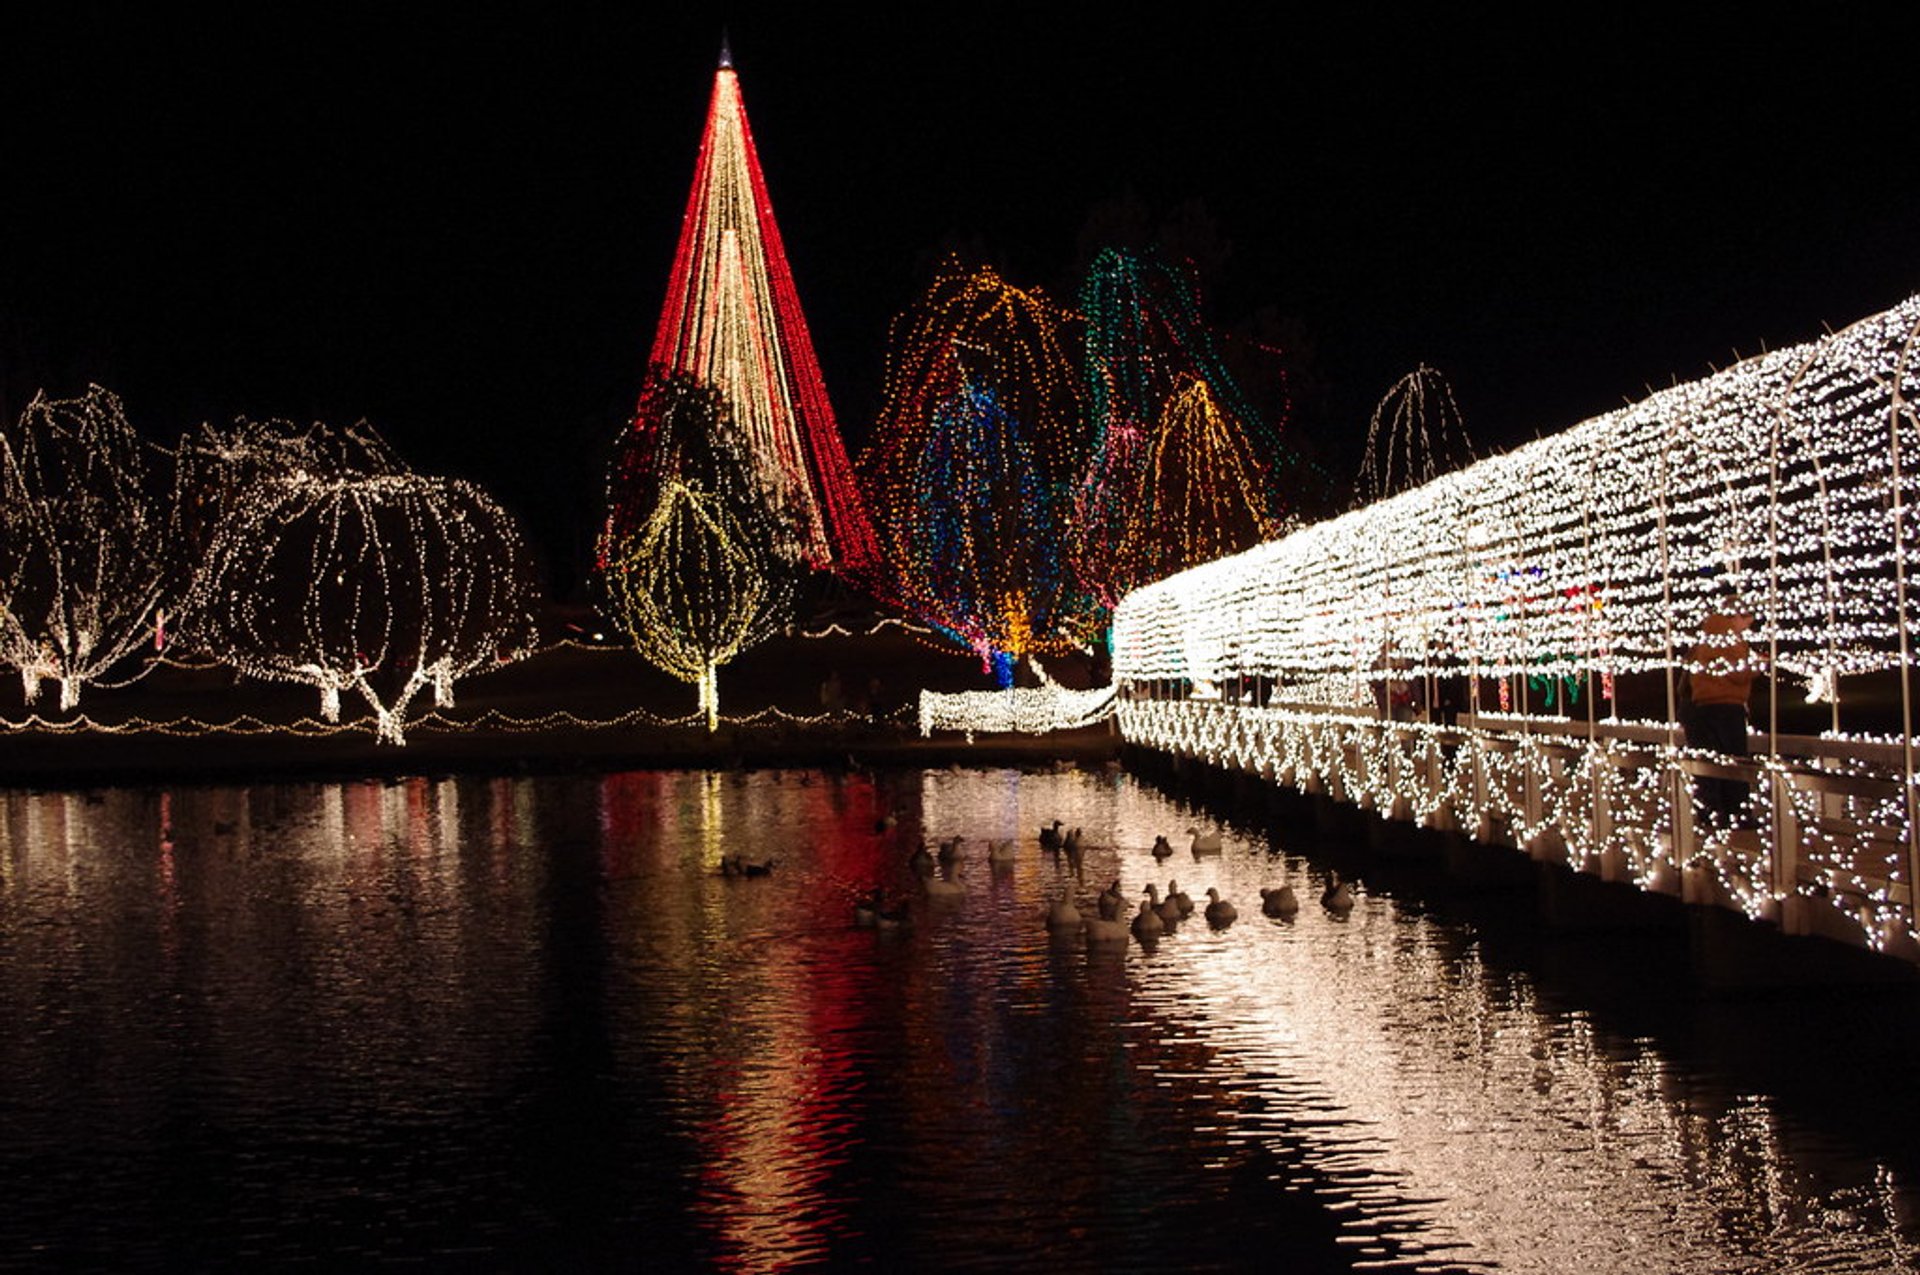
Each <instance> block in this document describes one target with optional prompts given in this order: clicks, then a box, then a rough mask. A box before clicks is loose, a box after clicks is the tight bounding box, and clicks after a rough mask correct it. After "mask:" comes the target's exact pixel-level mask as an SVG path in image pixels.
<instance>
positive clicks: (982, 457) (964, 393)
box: [863, 261, 1092, 685]
mask: <svg viewBox="0 0 1920 1275" xmlns="http://www.w3.org/2000/svg"><path fill="white" fill-rule="evenodd" d="M1069 317H1070V316H1069V315H1068V314H1067V312H1065V311H1063V310H1061V309H1059V308H1058V307H1056V306H1055V305H1054V304H1053V303H1052V302H1051V301H1049V300H1047V299H1046V298H1045V297H1044V296H1043V295H1041V294H1040V293H1038V292H1027V291H1022V290H1021V289H1018V288H1015V287H1013V286H1011V285H1009V284H1007V283H1005V282H1004V281H1003V280H1001V279H1000V277H999V276H998V275H997V274H995V273H994V272H993V271H992V270H989V269H986V268H979V269H971V270H970V269H966V268H964V267H962V266H960V265H959V263H958V262H952V261H950V262H949V263H948V264H947V265H946V267H945V268H944V269H943V270H942V271H941V273H940V275H939V276H938V277H937V278H936V279H935V280H934V283H933V285H932V287H931V288H930V289H929V290H928V293H927V296H926V298H925V299H924V301H923V303H922V304H921V305H920V306H919V307H918V308H917V309H916V310H915V311H913V312H911V313H910V314H909V315H906V316H902V318H900V319H897V320H895V323H894V332H893V340H892V343H891V345H890V348H889V360H888V369H887V371H888V376H887V395H886V403H885V407H884V409H883V411H882V413H881V418H880V422H879V425H878V428H877V429H876V430H875V441H874V443H873V446H872V447H871V448H870V449H869V451H868V453H867V455H866V456H865V457H864V458H863V469H864V471H865V474H866V477H867V482H868V488H869V492H870V494H871V498H872V502H873V507H874V508H875V509H876V510H877V511H879V512H880V514H881V517H880V532H881V536H882V542H883V544H884V546H885V549H886V553H887V557H888V560H889V562H890V563H891V566H892V582H891V585H890V590H889V591H890V592H892V593H893V594H894V596H895V598H896V599H897V601H898V602H899V603H900V605H902V606H903V607H904V608H905V609H906V610H908V611H910V612H911V613H912V614H914V615H916V616H918V617H919V618H920V619H922V620H924V621H926V622H927V623H929V624H932V625H934V626H935V627H936V628H938V629H940V630H941V631H943V632H945V633H947V634H948V635H950V636H951V637H953V638H954V639H955V640H957V641H959V642H961V643H962V644H964V645H966V646H968V647H970V648H971V649H973V650H975V651H977V652H978V653H979V654H980V657H981V659H982V661H983V663H984V664H985V665H987V666H988V667H989V668H994V669H996V670H997V672H998V674H999V676H1000V679H1001V681H1002V684H1003V685H1004V684H1006V683H1007V679H1008V678H1010V676H1011V662H1012V661H1013V660H1016V659H1019V658H1021V657H1025V656H1030V655H1034V654H1048V653H1054V652H1064V651H1066V650H1069V649H1072V648H1074V647H1078V646H1081V645H1083V644H1084V643H1085V642H1086V641H1087V638H1088V636H1089V634H1090V632H1091V631H1092V623H1091V619H1092V617H1091V612H1090V608H1089V607H1088V605H1087V602H1086V599H1085V598H1084V597H1083V596H1082V595H1081V593H1080V592H1079V590H1078V588H1077V586H1076V585H1075V582H1074V579H1073V576H1072V573H1071V572H1070V570H1069V569H1068V567H1067V565H1066V562H1065V558H1064V540H1065V537H1066V531H1065V525H1066V522H1067V517H1066V514H1067V509H1068V507H1069V504H1070V501H1071V496H1070V494H1069V491H1068V486H1067V485H1068V483H1069V482H1070V481H1071V479H1072V478H1073V477H1074V476H1075V475H1076V474H1077V473H1078V472H1079V468H1080V465H1081V464H1082V463H1083V462H1082V455H1081V452H1080V449H1079V446H1078V440H1079V424H1080V418H1079V407H1080V400H1079V397H1078V395H1077V393H1076V392H1075V385H1074V379H1073V374H1072V362H1071V360H1070V358H1069V357H1068V353H1067V347H1066V344H1065V341H1064V339H1063V337H1062V334H1061V328H1062V325H1063V324H1064V323H1065V322H1066V320H1067V319H1068V318H1069Z"/></svg>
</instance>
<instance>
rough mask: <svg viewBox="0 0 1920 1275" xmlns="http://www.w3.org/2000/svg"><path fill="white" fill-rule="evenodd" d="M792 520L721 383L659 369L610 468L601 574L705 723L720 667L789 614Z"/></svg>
mask: <svg viewBox="0 0 1920 1275" xmlns="http://www.w3.org/2000/svg"><path fill="white" fill-rule="evenodd" d="M787 527H788V520H787V518H786V517H785V516H784V515H783V513H782V511H781V510H780V509H778V508H776V506H775V504H774V501H773V499H772V498H770V497H769V495H768V493H767V491H766V489H765V488H764V487H762V485H761V484H760V482H759V481H758V480H757V479H756V477H755V472H754V471H753V470H752V469H751V468H750V467H749V462H748V460H747V456H746V448H745V444H744V443H743V441H742V440H741V439H740V438H739V437H738V436H737V435H736V434H735V432H734V428H733V423H732V414H731V412H730V411H729V410H728V408H727V404H726V401H725V400H724V399H723V398H722V397H721V394H720V392H719V391H718V390H716V389H715V388H714V387H712V386H709V385H705V384H703V383H701V382H699V381H697V380H695V379H694V378H692V377H689V376H685V375H681V374H677V373H671V372H666V371H664V370H661V369H656V370H655V371H654V373H653V374H651V375H650V376H649V377H648V380H647V384H646V386H645V388H644V389H643V390H642V391H641V396H640V407H639V411H638V412H637V413H636V414H635V417H634V422H633V424H632V426H631V427H630V428H628V429H627V430H626V431H624V432H623V434H622V436H621V439H620V441H619V443H618V444H617V445H616V448H615V454H614V458H613V464H612V467H611V469H610V471H609V474H608V480H607V522H606V527H605V528H604V530H603V531H602V532H601V536H600V547H599V555H598V556H599V571H600V578H601V582H602V585H603V587H604V588H605V590H606V594H607V599H608V602H609V605H610V607H611V609H612V611H613V614H614V616H615V618H616V619H617V620H618V622H619V623H620V625H621V627H623V628H624V629H626V631H627V633H628V634H629V635H630V636H631V637H632V639H633V643H634V646H635V648H636V649H638V650H639V652H640V654H641V655H642V656H644V657H645V658H646V659H647V660H648V661H649V662H651V663H653V664H655V665H657V666H658V667H659V668H661V669H662V670H664V671H665V672H667V673H669V674H671V675H672V676H674V677H677V678H679V679H680V680H681V681H683V682H691V683H693V684H694V685H695V686H697V687H698V688H699V693H700V709H701V711H702V712H703V713H704V714H705V715H706V719H707V729H709V730H713V729H716V728H717V727H718V725H719V715H720V692H719V670H720V666H721V665H723V664H726V663H728V662H730V661H731V660H732V659H733V658H734V657H735V656H737V655H739V654H740V653H741V652H742V651H745V650H747V649H748V648H749V647H752V646H754V645H756V644H758V643H760V642H762V641H765V640H766V639H767V638H769V637H771V636H772V635H773V634H774V633H775V632H777V631H778V630H779V629H780V628H781V626H782V625H784V624H785V623H786V622H787V620H788V619H789V618H790V615H791V604H792V600H793V583H794V578H793V577H794V571H793V568H792V566H791V564H789V563H788V562H787V561H786V559H785V558H784V556H783V555H782V553H781V551H780V546H781V543H782V540H783V537H784V536H785V535H786V531H787Z"/></svg>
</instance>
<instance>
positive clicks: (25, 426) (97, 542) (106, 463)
mask: <svg viewBox="0 0 1920 1275" xmlns="http://www.w3.org/2000/svg"><path fill="white" fill-rule="evenodd" d="M149 452H150V449H149V448H148V447H147V445H146V444H145V443H143V442H142V441H141V440H140V439H139V437H138V436H137V435H136V434H135V433H134V432H133V428H132V426H130V425H129V424H128V423H127V418H126V414H125V413H124V412H123V411H122V410H121V407H120V400H119V399H118V398H116V397H115V396H114V395H113V394H111V393H109V392H108V391H106V390H103V389H101V388H100V387H99V386H97V385H95V386H91V387H89V388H88V390H87V392H86V394H85V395H84V396H82V397H80V398H77V399H66V400H59V401H54V400H49V399H48V398H47V397H46V396H45V395H36V396H35V398H34V400H33V401H32V402H31V403H29V404H28V405H27V410H26V411H25V413H23V414H22V415H21V418H20V420H19V422H18V423H17V424H16V425H14V426H13V427H12V428H10V429H0V590H3V591H4V592H3V594H0V659H4V660H5V661H6V662H7V663H8V664H10V665H12V666H13V667H14V668H15V669H17V670H18V671H19V673H20V677H21V682H22V685H23V688H24V690H25V692H26V698H27V702H28V703H32V702H33V701H34V700H35V699H36V698H37V697H38V694H39V690H40V683H41V682H42V681H43V680H46V679H52V680H56V681H58V682H59V684H60V707H61V708H63V709H68V708H72V707H74V705H75V704H76V703H78V701H79V698H80V688H81V687H82V686H83V685H85V684H86V683H87V682H90V681H94V680H96V679H98V678H99V677H101V676H102V675H103V674H104V673H106V672H107V671H108V670H109V669H111V668H113V667H114V666H115V665H117V664H119V663H121V662H122V661H123V660H126V659H127V658H128V657H129V656H131V655H133V654H134V652H136V651H137V650H139V649H140V648H141V647H142V646H143V645H146V644H147V643H148V642H149V641H151V640H152V639H153V638H154V635H155V631H156V627H157V626H158V625H159V624H161V623H162V616H163V608H164V607H166V606H167V605H168V604H169V603H171V602H172V601H173V598H174V594H175V592H176V590H177V586H178V583H179V577H178V575H177V574H176V572H175V571H174V566H175V563H174V560H173V558H172V557H171V555H170V554H169V553H168V544H169V539H170V537H169V534H168V533H169V527H168V521H169V515H168V512H167V510H168V502H167V501H166V500H165V499H163V498H162V495H161V490H160V489H161V483H160V479H159V478H158V476H157V474H156V472H155V466H154V465H153V464H152V463H151V460H150V456H149Z"/></svg>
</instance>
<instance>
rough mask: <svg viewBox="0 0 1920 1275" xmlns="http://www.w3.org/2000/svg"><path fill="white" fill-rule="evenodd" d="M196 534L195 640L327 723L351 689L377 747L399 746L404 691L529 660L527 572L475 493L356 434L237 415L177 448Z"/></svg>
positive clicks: (526, 563)
mask: <svg viewBox="0 0 1920 1275" xmlns="http://www.w3.org/2000/svg"><path fill="white" fill-rule="evenodd" d="M182 472H183V474H184V475H187V476H188V481H187V482H186V483H185V486H186V488H187V490H188V491H189V493H190V494H189V499H190V500H195V499H197V501H198V508H199V510H200V516H199V517H198V518H189V519H188V520H187V522H188V527H189V532H188V537H187V538H188V539H195V538H200V539H204V540H205V542H206V546H207V547H206V550H205V562H206V565H205V568H204V570H203V571H202V572H201V574H200V576H199V578H198V579H197V581H196V585H195V589H194V591H193V594H192V598H191V610H190V612H189V615H188V617H187V622H188V624H189V625H190V633H191V637H192V639H193V640H194V641H195V642H196V643H197V644H198V645H200V646H202V647H204V648H205V649H206V650H208V651H209V652H210V653H212V654H214V655H215V656H217V657H219V658H221V659H224V660H226V661H228V662H229V663H231V664H233V665H234V666H235V667H236V668H237V669H239V670H240V671H241V672H242V673H245V674H247V675H249V676H253V677H259V678H264V679H268V680H274V681H290V682H303V683H307V684H309V685H312V686H315V687H318V688H319V690H320V696H321V713H322V716H324V717H325V718H326V719H327V720H328V721H334V720H337V719H338V717H339V713H340V695H341V692H343V691H357V692H358V693H359V694H360V695H361V696H362V698H364V699H365V700H366V701H367V704H368V706H369V707H370V708H371V709H372V710H373V714H374V723H375V733H376V735H377V737H378V738H379V739H380V740H381V742H383V743H391V744H404V743H405V742H406V740H405V735H404V725H405V722H406V717H407V711H408V708H409V706H410V705H411V704H412V702H413V699H414V697H415V696H416V695H417V694H418V693H419V692H420V691H421V690H423V689H425V688H426V687H429V686H430V687H432V688H433V690H434V696H435V701H436V703H437V704H439V705H440V706H442V707H446V706H449V705H450V704H451V703H452V688H453V683H454V681H455V680H456V679H457V678H459V677H462V676H465V675H466V674H468V673H471V672H474V671H476V670H478V669H483V668H488V667H492V666H494V665H496V664H499V663H504V662H506V661H509V660H513V659H518V658H521V657H523V656H525V655H526V654H528V653H529V652H530V650H531V648H532V646H533V643H534V639H535V632H534V623H533V614H532V608H533V600H534V588H533V568H532V561H531V558H530V556H529V554H528V552H527V549H526V545H525V543H524V541H523V540H522V539H521V536H520V532H519V530H518V528H517V527H516V526H515V525H514V522H513V520H512V518H511V517H509V516H508V514H507V513H506V512H505V511H504V510H502V509H501V508H500V506H499V505H497V504H495V503H494V501H493V500H492V499H491V498H490V497H489V496H488V495H487V494H486V493H485V492H483V491H482V490H481V489H480V488H478V487H476V486H474V485H473V484H472V483H467V482H462V481H459V480H457V479H449V478H434V477H428V476H426V475H422V474H416V473H413V472H411V471H410V470H408V469H406V468H405V466H403V465H402V464H401V463H400V462H399V461H398V460H397V459H396V458H394V457H393V455H392V453H391V452H389V451H388V450H387V449H386V447H385V445H384V444H382V443H381V442H380V441H379V439H378V438H377V437H375V436H373V435H372V434H371V432H370V431H366V430H364V428H360V429H356V430H352V431H346V432H344V433H335V432H333V431H328V430H326V429H325V428H324V427H319V426H316V427H315V429H314V430H312V431H309V432H307V433H305V434H297V433H294V432H293V431H291V430H288V429H285V428H284V427H283V428H279V429H275V428H272V427H268V428H264V429H263V428H262V427H259V426H253V425H249V424H247V423H245V422H243V423H242V424H241V426H240V427H238V428H237V429H236V430H235V431H233V433H232V434H230V435H226V436H221V435H218V434H216V433H214V432H212V431H209V432H208V433H207V434H205V435H203V436H202V438H201V439H200V440H199V441H198V442H197V443H191V444H189V445H187V446H184V447H183V448H182Z"/></svg>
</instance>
